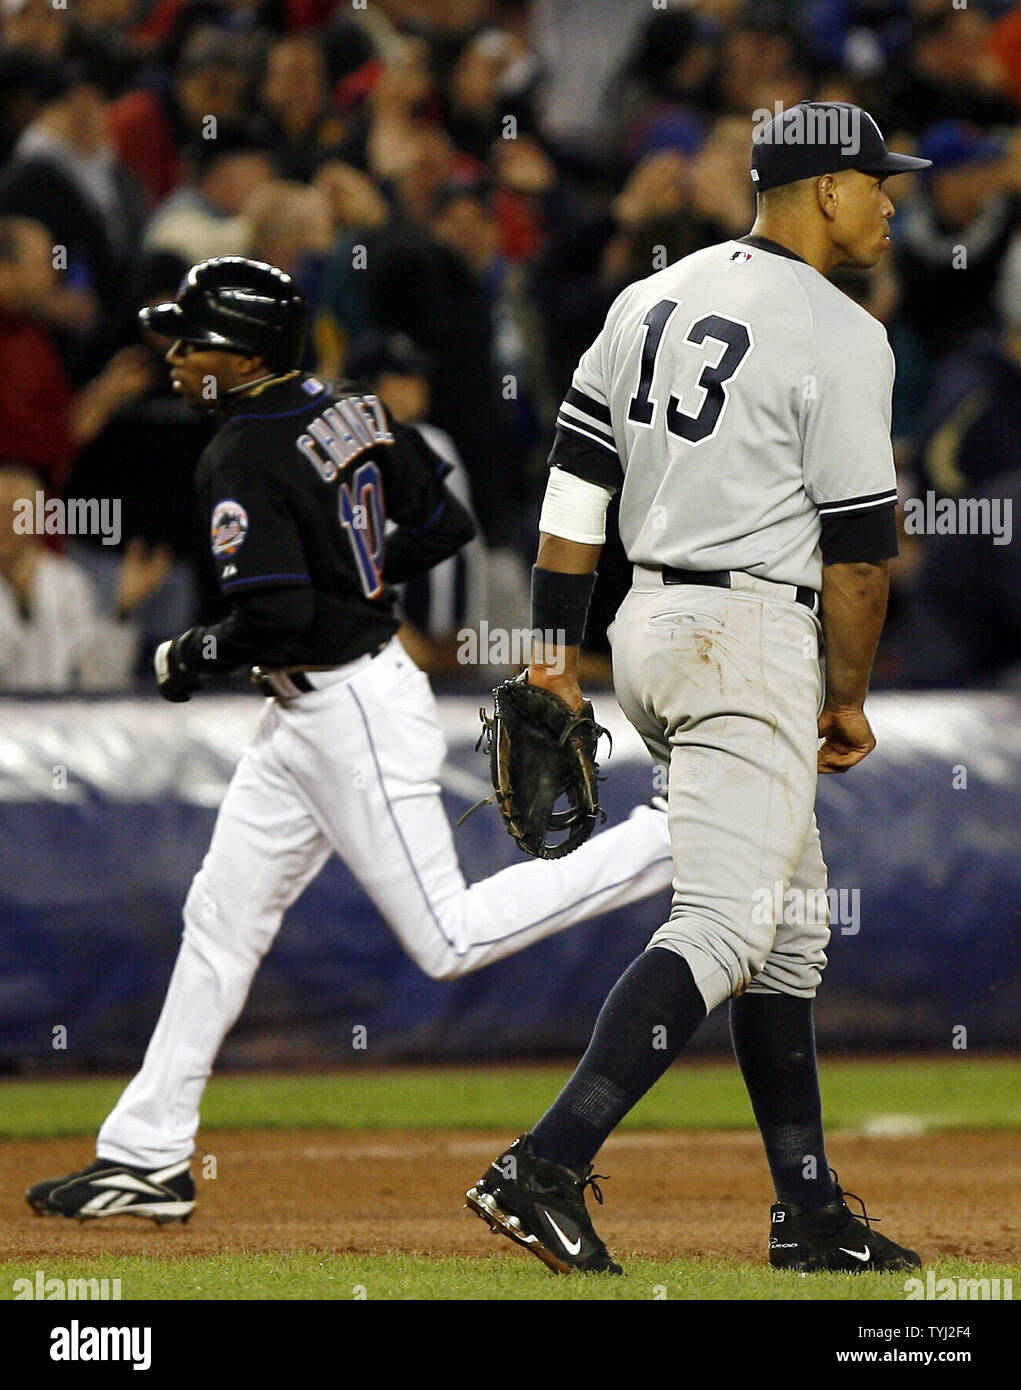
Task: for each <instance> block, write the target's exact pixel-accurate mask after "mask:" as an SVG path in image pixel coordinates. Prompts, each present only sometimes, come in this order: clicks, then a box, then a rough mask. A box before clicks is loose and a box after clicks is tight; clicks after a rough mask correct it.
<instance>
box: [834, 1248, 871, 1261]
mask: <svg viewBox="0 0 1021 1390" xmlns="http://www.w3.org/2000/svg"><path fill="white" fill-rule="evenodd" d="M837 1249H838V1250H841V1251H843V1253H844V1254H845V1255H851V1256H853V1258H854V1259H856V1260H861V1261H862V1262H863V1263H864V1261H865V1260H867V1259H868V1258H869V1247H868V1246H867V1245H866V1247H865V1249H864V1250H848V1249H847V1248H846V1246H843V1245H838V1246H837Z"/></svg>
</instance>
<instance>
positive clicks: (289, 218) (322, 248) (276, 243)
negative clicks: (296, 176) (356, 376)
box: [244, 179, 339, 376]
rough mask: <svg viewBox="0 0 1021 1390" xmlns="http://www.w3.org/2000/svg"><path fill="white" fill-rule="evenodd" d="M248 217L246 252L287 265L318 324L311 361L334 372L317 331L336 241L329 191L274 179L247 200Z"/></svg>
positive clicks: (308, 351)
mask: <svg viewBox="0 0 1021 1390" xmlns="http://www.w3.org/2000/svg"><path fill="white" fill-rule="evenodd" d="M244 221H245V224H246V229H247V231H246V236H247V240H246V247H247V251H246V254H247V255H249V256H252V257H253V258H254V259H255V260H257V261H267V262H268V263H269V264H270V265H275V266H277V267H278V268H279V269H280V270H284V271H286V272H287V274H288V275H290V276H292V277H293V278H294V280H295V281H296V283H297V285H298V287H299V289H300V290H301V292H302V294H303V295H304V297H305V303H306V304H307V306H308V314H309V321H310V322H311V323H312V325H313V331H312V335H311V342H310V343H308V344H306V359H307V365H308V366H309V367H310V368H311V369H313V370H315V371H319V372H321V373H322V374H323V375H324V376H329V375H331V371H332V370H333V369H334V367H335V365H339V363H335V359H334V357H333V355H332V354H330V353H329V351H328V350H327V360H326V361H325V362H324V361H320V359H319V356H318V347H319V343H320V339H319V338H318V337H317V333H316V324H317V323H318V322H319V321H320V317H321V316H320V308H321V305H322V301H323V284H324V280H325V274H326V264H327V257H328V255H329V252H330V248H331V246H332V244H333V224H332V219H331V217H330V209H329V202H328V200H327V198H326V195H325V193H324V192H323V191H322V189H321V188H319V187H316V186H315V185H310V184H304V183H295V182H293V181H291V180H289V179H271V180H270V181H269V182H268V183H263V184H260V185H259V187H258V188H256V189H255V191H254V192H253V193H252V195H251V197H250V198H248V200H247V201H246V203H245V207H244ZM327 367H329V368H330V369H331V371H328V370H327Z"/></svg>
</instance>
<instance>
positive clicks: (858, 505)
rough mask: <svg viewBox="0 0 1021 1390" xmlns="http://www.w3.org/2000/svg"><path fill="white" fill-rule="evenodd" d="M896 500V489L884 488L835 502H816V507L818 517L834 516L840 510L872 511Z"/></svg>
mask: <svg viewBox="0 0 1021 1390" xmlns="http://www.w3.org/2000/svg"><path fill="white" fill-rule="evenodd" d="M896 502H897V489H896V488H885V489H884V490H883V491H882V492H869V493H865V494H863V495H862V496H861V497H846V498H844V499H843V500H841V501H837V502H817V503H816V509H817V511H818V513H819V515H820V517H823V516H836V515H837V514H838V513H840V512H864V511H872V510H874V509H875V508H877V507H889V506H891V505H896Z"/></svg>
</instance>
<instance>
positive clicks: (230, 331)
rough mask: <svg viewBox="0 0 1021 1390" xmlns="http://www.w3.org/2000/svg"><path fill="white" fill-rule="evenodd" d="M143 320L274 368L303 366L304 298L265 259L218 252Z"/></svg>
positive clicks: (146, 311)
mask: <svg viewBox="0 0 1021 1390" xmlns="http://www.w3.org/2000/svg"><path fill="white" fill-rule="evenodd" d="M138 318H139V321H140V322H141V323H142V324H144V326H145V327H146V328H151V329H152V330H153V332H154V333H161V334H163V335H164V336H165V337H167V338H173V339H175V340H176V341H179V342H182V343H201V344H202V345H203V346H205V347H207V348H219V349H221V350H222V351H224V352H243V353H246V354H248V355H250V356H252V357H261V358H262V360H263V361H264V362H265V363H266V365H267V366H268V367H271V368H272V369H273V370H274V371H278V372H279V371H292V370H293V369H294V368H296V367H300V366H301V358H302V353H303V351H304V348H305V319H306V311H305V301H304V299H303V298H302V297H301V295H300V294H299V292H298V287H297V285H296V284H295V283H294V281H293V280H292V279H291V277H290V276H289V275H285V274H284V272H283V271H282V270H277V268H276V266H273V265H267V264H266V262H265V261H250V260H248V259H247V258H246V257H244V256H216V257H214V258H213V259H212V260H208V261H200V262H199V264H198V265H193V266H192V268H191V270H189V271H188V274H187V275H186V276H185V277H184V279H183V280H182V281H181V285H180V288H179V289H178V291H177V295H176V297H175V298H174V299H173V300H172V301H171V302H170V303H167V304H156V305H154V306H153V308H151V309H143V310H142V311H141V313H140V314H139V315H138Z"/></svg>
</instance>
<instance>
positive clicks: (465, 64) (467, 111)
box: [442, 27, 535, 160]
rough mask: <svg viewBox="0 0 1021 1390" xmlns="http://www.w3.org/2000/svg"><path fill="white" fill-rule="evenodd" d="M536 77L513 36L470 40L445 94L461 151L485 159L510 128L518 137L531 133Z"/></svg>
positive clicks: (490, 31)
mask: <svg viewBox="0 0 1021 1390" xmlns="http://www.w3.org/2000/svg"><path fill="white" fill-rule="evenodd" d="M534 73H535V64H534V60H533V59H532V57H531V55H530V54H529V52H528V49H527V48H526V46H525V44H524V42H523V41H522V39H521V38H520V37H519V36H518V35H516V34H514V33H512V32H511V31H509V30H507V29H498V28H495V27H492V28H486V29H483V30H482V31H481V32H480V33H478V34H475V35H474V36H473V37H472V38H471V39H469V41H468V42H467V43H466V44H465V45H464V47H463V48H462V49H461V52H460V54H459V55H458V57H457V60H456V62H455V63H454V66H453V69H452V71H451V72H450V74H449V76H448V77H447V80H446V83H445V84H444V89H443V100H442V106H443V119H444V125H445V126H446V128H447V130H448V132H449V133H450V136H451V138H452V140H453V141H454V143H455V144H456V145H457V147H458V149H460V150H464V151H465V152H466V153H467V154H471V155H474V156H475V158H476V159H479V160H484V159H485V158H486V154H487V151H488V150H489V147H490V145H491V144H492V143H493V141H494V140H496V139H499V138H500V137H501V136H505V134H506V132H507V130H508V129H510V130H512V131H513V132H514V135H515V137H516V136H517V135H520V134H523V133H524V132H525V131H526V130H529V129H531V127H532V125H533V115H532V111H531V105H530V101H529V91H528V88H529V84H530V81H531V79H532V77H533V76H534ZM508 118H510V120H511V122H512V123H513V124H512V125H510V126H508V125H507V124H506V123H507V121H508Z"/></svg>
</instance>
